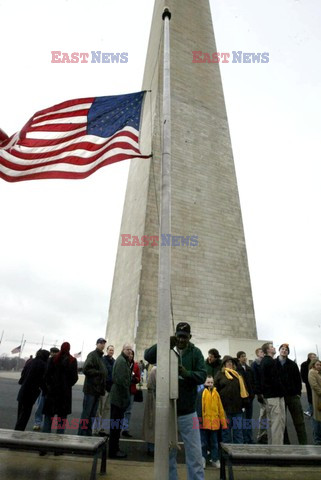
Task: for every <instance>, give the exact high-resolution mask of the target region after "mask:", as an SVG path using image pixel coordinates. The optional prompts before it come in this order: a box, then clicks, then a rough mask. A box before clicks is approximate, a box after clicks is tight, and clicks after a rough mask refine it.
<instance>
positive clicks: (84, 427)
mask: <svg viewBox="0 0 321 480" xmlns="http://www.w3.org/2000/svg"><path fill="white" fill-rule="evenodd" d="M105 344H106V340H105V339H104V338H98V340H97V342H96V350H94V351H92V352H90V353H89V354H88V356H87V358H86V361H85V364H84V368H83V372H84V375H85V377H86V378H85V383H84V388H83V392H84V401H83V410H82V414H81V418H80V423H79V428H78V435H85V436H90V435H92V419H93V418H95V417H96V413H97V408H98V403H99V398H100V396H101V395H105V389H106V378H107V370H106V367H105V364H104V362H103V360H102V356H103V354H104V348H105Z"/></svg>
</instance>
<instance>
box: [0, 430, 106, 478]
mask: <svg viewBox="0 0 321 480" xmlns="http://www.w3.org/2000/svg"><path fill="white" fill-rule="evenodd" d="M0 447H2V448H9V449H11V450H28V451H38V452H54V453H58V454H63V453H67V454H72V455H84V456H88V457H93V464H92V468H91V473H90V477H89V478H90V480H95V479H96V471H97V461H98V458H99V457H101V465H100V473H101V474H106V465H107V461H106V458H107V457H106V449H107V437H103V438H101V437H80V436H78V435H59V434H57V433H40V432H20V431H18V430H6V429H3V428H0Z"/></svg>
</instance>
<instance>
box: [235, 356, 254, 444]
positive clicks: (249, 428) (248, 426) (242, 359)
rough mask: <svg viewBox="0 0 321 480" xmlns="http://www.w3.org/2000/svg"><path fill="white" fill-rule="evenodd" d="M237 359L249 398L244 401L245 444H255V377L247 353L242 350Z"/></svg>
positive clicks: (239, 371)
mask: <svg viewBox="0 0 321 480" xmlns="http://www.w3.org/2000/svg"><path fill="white" fill-rule="evenodd" d="M236 358H237V360H238V366H237V369H236V370H237V372H238V373H239V374H240V375H242V376H243V378H244V383H245V387H246V390H247V393H248V394H249V396H248V397H247V398H246V399H244V409H245V411H244V413H243V442H244V443H254V441H253V425H252V417H253V400H254V397H255V394H254V375H253V370H252V369H251V368H250V367H249V366H248V364H247V363H246V362H247V358H246V353H245V352H243V351H242V350H241V351H239V352H237V354H236Z"/></svg>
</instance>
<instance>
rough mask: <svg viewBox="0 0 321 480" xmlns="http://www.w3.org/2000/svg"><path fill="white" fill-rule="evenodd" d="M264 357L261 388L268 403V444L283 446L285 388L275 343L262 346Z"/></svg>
mask: <svg viewBox="0 0 321 480" xmlns="http://www.w3.org/2000/svg"><path fill="white" fill-rule="evenodd" d="M262 350H263V353H264V357H263V358H262V361H261V387H262V394H263V397H264V400H265V403H266V414H267V418H268V421H269V424H268V429H267V431H268V442H269V444H270V445H283V443H284V438H283V437H284V429H285V403H284V388H283V385H282V382H281V379H280V372H279V369H278V368H277V364H276V360H274V359H273V357H274V355H275V348H274V347H273V343H270V342H267V343H264V344H263V345H262Z"/></svg>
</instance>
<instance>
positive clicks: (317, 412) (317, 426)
mask: <svg viewBox="0 0 321 480" xmlns="http://www.w3.org/2000/svg"><path fill="white" fill-rule="evenodd" d="M308 379H309V384H310V386H311V390H312V405H313V417H312V421H313V440H314V444H315V445H321V361H320V360H319V359H318V358H316V359H314V360H312V361H311V363H310V365H309V376H308Z"/></svg>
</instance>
